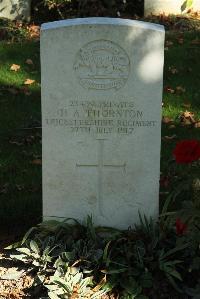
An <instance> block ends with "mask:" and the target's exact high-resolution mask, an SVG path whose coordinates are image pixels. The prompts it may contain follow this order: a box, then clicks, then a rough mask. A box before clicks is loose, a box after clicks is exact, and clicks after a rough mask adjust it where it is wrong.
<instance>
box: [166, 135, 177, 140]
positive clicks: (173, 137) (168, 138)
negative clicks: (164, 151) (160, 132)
mask: <svg viewBox="0 0 200 299" xmlns="http://www.w3.org/2000/svg"><path fill="white" fill-rule="evenodd" d="M176 138H177V135H176V134H173V135H171V136H164V137H163V140H165V141H171V140H173V139H176Z"/></svg>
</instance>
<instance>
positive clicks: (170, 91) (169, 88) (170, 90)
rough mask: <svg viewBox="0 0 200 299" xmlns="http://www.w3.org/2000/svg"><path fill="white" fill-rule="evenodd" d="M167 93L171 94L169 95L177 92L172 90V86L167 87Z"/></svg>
mask: <svg viewBox="0 0 200 299" xmlns="http://www.w3.org/2000/svg"><path fill="white" fill-rule="evenodd" d="M165 91H166V92H169V93H175V90H174V89H173V88H171V87H170V86H166V87H165Z"/></svg>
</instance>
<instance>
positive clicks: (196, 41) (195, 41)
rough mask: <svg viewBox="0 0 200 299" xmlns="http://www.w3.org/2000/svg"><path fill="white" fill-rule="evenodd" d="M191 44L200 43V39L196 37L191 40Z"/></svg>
mask: <svg viewBox="0 0 200 299" xmlns="http://www.w3.org/2000/svg"><path fill="white" fill-rule="evenodd" d="M191 45H200V39H198V38H196V39H193V40H192V41H191Z"/></svg>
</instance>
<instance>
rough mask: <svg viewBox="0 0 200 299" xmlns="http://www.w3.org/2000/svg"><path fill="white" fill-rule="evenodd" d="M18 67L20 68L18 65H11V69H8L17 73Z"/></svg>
mask: <svg viewBox="0 0 200 299" xmlns="http://www.w3.org/2000/svg"><path fill="white" fill-rule="evenodd" d="M20 67H21V66H20V65H18V64H12V65H11V67H10V70H11V71H15V72H17V71H19V69H20Z"/></svg>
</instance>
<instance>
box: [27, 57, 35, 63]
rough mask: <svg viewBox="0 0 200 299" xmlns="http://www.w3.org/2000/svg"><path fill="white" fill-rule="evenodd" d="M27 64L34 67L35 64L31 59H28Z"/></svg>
mask: <svg viewBox="0 0 200 299" xmlns="http://www.w3.org/2000/svg"><path fill="white" fill-rule="evenodd" d="M26 64H29V65H33V64H34V63H33V61H32V60H31V59H30V58H28V59H26Z"/></svg>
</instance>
